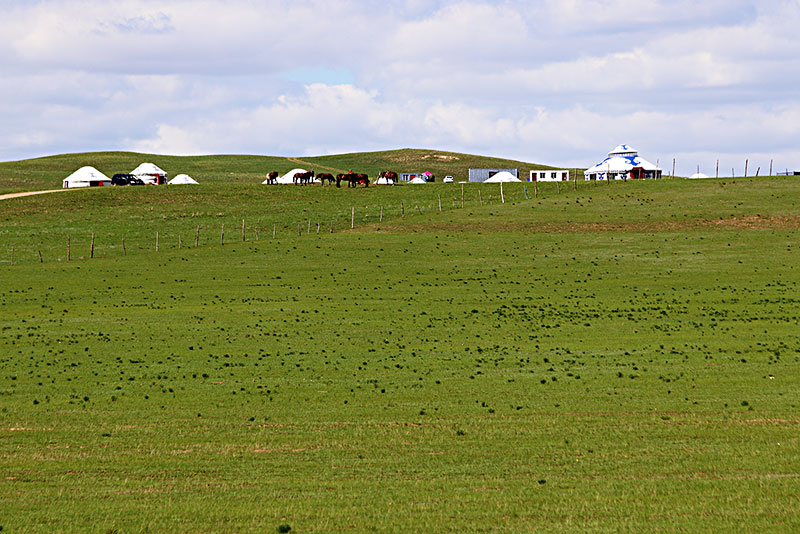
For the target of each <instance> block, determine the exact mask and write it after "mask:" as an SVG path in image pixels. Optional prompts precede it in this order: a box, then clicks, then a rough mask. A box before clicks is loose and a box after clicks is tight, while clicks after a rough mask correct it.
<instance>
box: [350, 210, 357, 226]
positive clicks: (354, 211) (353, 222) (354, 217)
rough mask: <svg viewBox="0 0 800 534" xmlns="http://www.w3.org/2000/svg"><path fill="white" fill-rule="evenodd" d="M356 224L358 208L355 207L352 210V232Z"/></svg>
mask: <svg viewBox="0 0 800 534" xmlns="http://www.w3.org/2000/svg"><path fill="white" fill-rule="evenodd" d="M355 224H356V208H355V206H353V207H352V208H350V229H351V230H352V229H353V228H355Z"/></svg>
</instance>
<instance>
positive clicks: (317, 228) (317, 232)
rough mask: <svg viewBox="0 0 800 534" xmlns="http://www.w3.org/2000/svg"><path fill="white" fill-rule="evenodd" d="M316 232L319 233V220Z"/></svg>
mask: <svg viewBox="0 0 800 534" xmlns="http://www.w3.org/2000/svg"><path fill="white" fill-rule="evenodd" d="M317 233H319V221H317Z"/></svg>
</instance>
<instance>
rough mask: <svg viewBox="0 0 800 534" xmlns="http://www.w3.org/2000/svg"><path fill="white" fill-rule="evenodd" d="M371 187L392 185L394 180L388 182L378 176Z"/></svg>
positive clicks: (386, 179)
mask: <svg viewBox="0 0 800 534" xmlns="http://www.w3.org/2000/svg"><path fill="white" fill-rule="evenodd" d="M373 185H394V180H390V179H389V178H386V177H385V176H384V177H380V176H379V177H378V178H376V179H375V181H374V182H373Z"/></svg>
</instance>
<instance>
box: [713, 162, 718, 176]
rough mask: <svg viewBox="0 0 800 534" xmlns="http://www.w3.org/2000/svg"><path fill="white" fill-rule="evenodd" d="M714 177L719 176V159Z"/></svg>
mask: <svg viewBox="0 0 800 534" xmlns="http://www.w3.org/2000/svg"><path fill="white" fill-rule="evenodd" d="M714 177H715V178H719V160H717V173H716V175H715V176H714Z"/></svg>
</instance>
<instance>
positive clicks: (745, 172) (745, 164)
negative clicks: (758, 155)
mask: <svg viewBox="0 0 800 534" xmlns="http://www.w3.org/2000/svg"><path fill="white" fill-rule="evenodd" d="M748 163H750V160H749V159H746V160H744V177H745V178H747V164H748Z"/></svg>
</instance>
